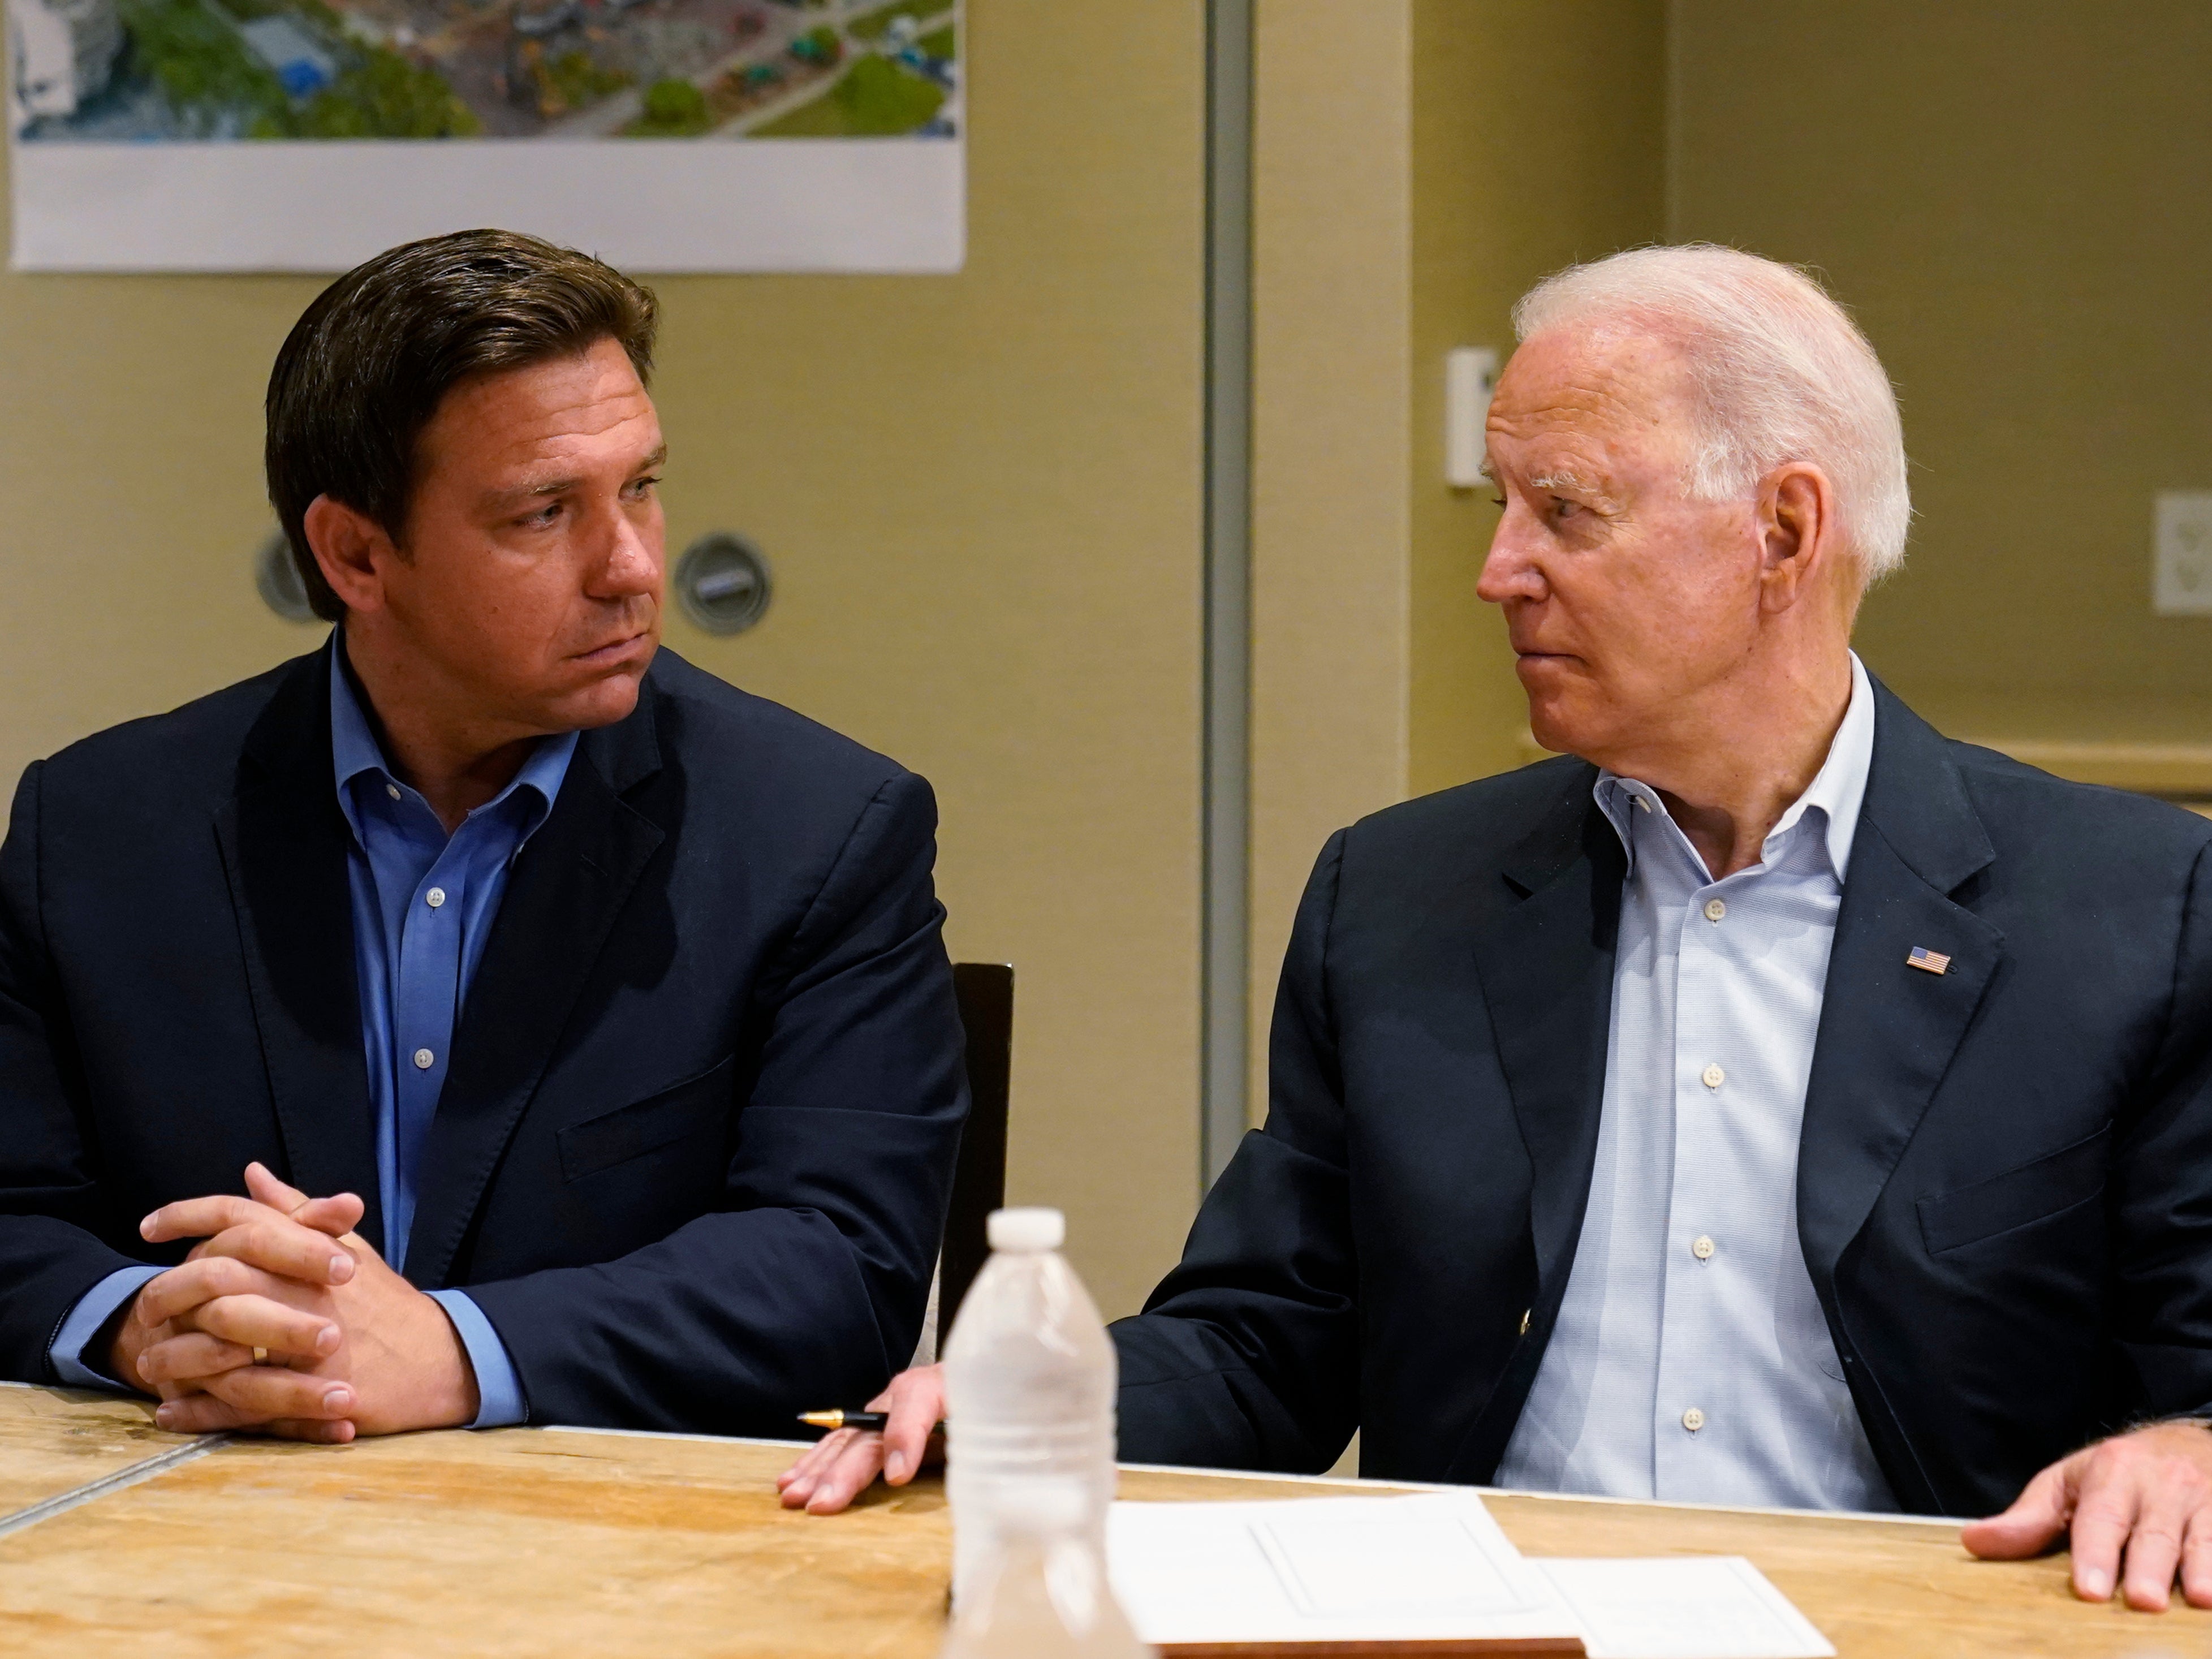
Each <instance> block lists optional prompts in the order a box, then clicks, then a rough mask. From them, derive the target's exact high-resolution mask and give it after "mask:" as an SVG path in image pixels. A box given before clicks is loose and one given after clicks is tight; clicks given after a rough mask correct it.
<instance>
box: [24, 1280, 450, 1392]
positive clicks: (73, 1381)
mask: <svg viewBox="0 0 2212 1659" xmlns="http://www.w3.org/2000/svg"><path fill="white" fill-rule="evenodd" d="M167 1271H168V1269H167V1268H166V1267H118V1268H117V1269H116V1270H115V1271H114V1272H113V1273H110V1274H108V1276H107V1277H106V1278H105V1279H101V1280H100V1283H99V1284H97V1285H94V1286H93V1287H92V1288H91V1289H90V1290H88V1291H86V1292H85V1293H84V1294H83V1295H82V1296H81V1297H78V1298H77V1301H76V1306H75V1307H74V1308H71V1309H70V1310H69V1317H68V1318H66V1319H64V1320H63V1321H62V1324H61V1328H60V1329H59V1330H58V1331H56V1332H55V1333H54V1340H52V1342H51V1343H50V1344H48V1345H47V1347H46V1363H47V1364H50V1365H52V1367H53V1368H54V1376H56V1377H57V1378H58V1379H59V1380H60V1381H61V1382H62V1383H64V1385H66V1386H68V1387H70V1388H77V1389H126V1390H128V1391H130V1392H131V1393H134V1394H135V1393H137V1389H134V1388H132V1387H131V1384H129V1383H121V1382H118V1381H117V1380H116V1379H115V1378H114V1377H112V1376H109V1375H108V1374H107V1373H106V1371H104V1370H100V1365H103V1364H106V1361H107V1356H106V1354H96V1355H94V1357H93V1358H91V1359H87V1358H85V1355H84V1348H85V1344H87V1343H88V1342H89V1341H91V1340H92V1339H93V1338H94V1337H95V1336H98V1335H99V1334H100V1327H101V1326H103V1325H105V1324H106V1323H107V1322H108V1321H109V1320H110V1319H112V1318H113V1317H114V1316H115V1310H117V1309H118V1308H119V1307H121V1306H122V1305H123V1304H125V1303H126V1302H128V1301H129V1300H130V1299H131V1297H134V1296H136V1295H137V1294H138V1287H139V1286H140V1285H143V1284H144V1283H145V1282H146V1281H147V1280H148V1279H156V1278H159V1277H160V1276H161V1274H162V1273H167ZM478 1317H482V1316H481V1315H479V1316H478Z"/></svg>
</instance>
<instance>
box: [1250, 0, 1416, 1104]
mask: <svg viewBox="0 0 2212 1659" xmlns="http://www.w3.org/2000/svg"><path fill="white" fill-rule="evenodd" d="M1256 10H1257V14H1258V16H1257V28H1256V30H1255V41H1254V56H1253V104H1254V111H1253V179H1252V217H1253V228H1252V244H1253V245H1252V264H1253V283H1252V288H1253V294H1252V303H1253V317H1252V359H1253V391H1252V880H1251V894H1252V929H1251V937H1252V952H1251V963H1252V993H1253V1019H1252V1027H1251V1029H1252V1038H1253V1042H1252V1047H1253V1067H1252V1078H1253V1089H1252V1095H1251V1107H1252V1112H1253V1115H1254V1117H1255V1120H1256V1119H1257V1118H1259V1117H1261V1116H1263V1115H1265V1105H1266V1099H1267V1093H1266V1083H1267V1079H1266V1066H1265V1059H1266V1048H1267V1023H1268V1017H1269V1014H1270V1012H1271V1010H1272V1009H1273V1001H1274V987H1275V979H1276V975H1277V974H1278V972H1279V970H1280V969H1281V966H1282V959H1283V947H1284V945H1285V942H1286V941H1287V940H1288V939H1289V938H1290V929H1291V915H1292V913H1293V912H1294V911H1295V910H1296V909H1297V900H1298V892H1299V890H1300V889H1301V888H1303V887H1304V884H1305V879H1306V876H1307V873H1308V872H1309V871H1310V870H1311V868H1312V866H1313V861H1314V856H1315V854H1317V853H1319V852H1320V851H1321V848H1322V842H1325V841H1326V840H1327V839H1328V836H1329V833H1330V831H1332V830H1334V829H1336V828H1337V827H1338V826H1339V825H1340V824H1344V823H1350V822H1351V821H1352V819H1353V818H1356V817H1359V816H1360V815H1361V814H1362V813H1364V812H1371V811H1374V810H1375V809H1376V807H1377V806H1380V805H1386V804H1387V803H1389V802H1390V801H1394V800H1396V799H1399V798H1400V797H1401V796H1402V795H1403V794H1404V793H1405V790H1406V762H1407V712H1408V711H1407V698H1406V690H1407V677H1408V674H1409V671H1410V659H1411V649H1410V641H1409V638H1408V635H1407V619H1408V616H1409V605H1410V600H1411V592H1410V570H1409V568H1408V564H1407V542H1408V537H1409V534H1410V526H1409V525H1408V523H1407V475H1408V469H1409V467H1410V465H1411V462H1412V444H1413V434H1412V425H1411V422H1412V395H1413V392H1412V386H1413V382H1412V374H1413V364H1412V362H1411V358H1410V356H1409V345H1410V333H1409V331H1410V328H1411V305H1412V284H1411V270H1410V265H1411V258H1412V206H1413V204H1412V189H1411V183H1412V181H1411V168H1410V157H1411V146H1412V137H1413V127H1412V110H1411V99H1410V94H1411V78H1410V77H1411V70H1412V63H1413V58H1412V36H1413V7H1412V5H1411V3H1410V0H1364V3H1363V4H1362V6H1361V8H1360V26H1359V27H1358V28H1356V29H1347V28H1345V27H1343V26H1342V24H1343V12H1342V9H1341V7H1340V6H1339V5H1338V4H1336V3H1334V0H1261V3H1260V4H1259V5H1258V7H1257V8H1256Z"/></svg>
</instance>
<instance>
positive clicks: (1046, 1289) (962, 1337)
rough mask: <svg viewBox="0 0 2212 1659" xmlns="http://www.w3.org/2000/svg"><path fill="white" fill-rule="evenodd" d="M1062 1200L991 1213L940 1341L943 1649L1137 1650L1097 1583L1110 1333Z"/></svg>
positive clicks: (1091, 1656)
mask: <svg viewBox="0 0 2212 1659" xmlns="http://www.w3.org/2000/svg"><path fill="white" fill-rule="evenodd" d="M1066 1232H1067V1223H1066V1220H1065V1219H1064V1218H1062V1216H1061V1215H1060V1212H1059V1211H1058V1210H1000V1211H999V1212H996V1213H995V1214H994V1215H993V1216H992V1217H991V1219H990V1240H991V1251H992V1255H991V1259H990V1260H989V1261H987V1262H985V1263H984V1264H983V1270H982V1272H981V1273H977V1274H976V1275H975V1284H974V1285H972V1286H971V1287H970V1288H969V1291H968V1296H967V1298H966V1300H964V1301H963V1302H962V1303H961V1304H960V1314H959V1316H958V1318H957V1319H956V1320H955V1321H954V1322H953V1326H952V1335H951V1340H949V1341H948V1342H947V1343H946V1344H945V1455H946V1468H945V1491H946V1493H947V1495H948V1496H949V1497H950V1498H951V1502H952V1628H951V1632H949V1633H948V1634H947V1636H946V1638H945V1647H944V1650H943V1653H942V1655H941V1656H940V1659H1059V1656H1062V1655H1068V1656H1080V1659H1140V1656H1144V1655H1149V1654H1151V1653H1152V1651H1153V1650H1152V1649H1151V1648H1149V1647H1147V1646H1146V1645H1145V1644H1143V1643H1142V1642H1140V1641H1139V1640H1138V1639H1137V1636H1136V1632H1134V1631H1133V1630H1131V1629H1130V1627H1129V1621H1128V1620H1127V1618H1125V1617H1124V1616H1123V1615H1122V1613H1121V1607H1119V1606H1118V1605H1116V1604H1115V1600H1114V1593H1113V1591H1112V1589H1110V1588H1109V1586H1108V1583H1107V1580H1106V1508H1107V1505H1108V1504H1111V1503H1112V1502H1113V1501H1114V1389H1115V1376H1116V1367H1115V1360H1114V1345H1113V1344H1112V1343H1111V1342H1109V1341H1108V1340H1106V1330H1105V1327H1104V1326H1103V1324H1102V1323H1101V1322H1100V1321H1099V1318H1098V1310H1097V1305H1096V1304H1093V1303H1092V1302H1091V1297H1090V1295H1089V1293H1088V1292H1087V1291H1085V1290H1084V1288H1083V1281H1082V1280H1081V1279H1078V1278H1077V1277H1076V1276H1075V1270H1074V1269H1073V1268H1072V1267H1069V1266H1068V1265H1067V1263H1066V1261H1064V1260H1063V1259H1062V1258H1061V1257H1060V1255H1059V1249H1060V1242H1061V1240H1062V1239H1063V1238H1064V1237H1066Z"/></svg>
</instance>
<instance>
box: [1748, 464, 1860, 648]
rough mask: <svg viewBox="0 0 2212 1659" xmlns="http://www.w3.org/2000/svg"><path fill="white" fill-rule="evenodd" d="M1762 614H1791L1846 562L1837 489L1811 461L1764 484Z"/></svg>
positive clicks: (1758, 527)
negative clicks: (1844, 559) (1792, 608)
mask: <svg viewBox="0 0 2212 1659" xmlns="http://www.w3.org/2000/svg"><path fill="white" fill-rule="evenodd" d="M1753 527H1754V529H1755V531H1756V532H1757V535H1758V538H1759V608H1760V609H1761V610H1763V611H1769V612H1771V613H1779V612H1781V611H1787V610H1789V609H1790V606H1792V605H1796V603H1797V602H1798V601H1799V600H1800V599H1803V598H1804V597H1805V596H1806V595H1807V594H1808V593H1809V592H1813V591H1814V588H1815V587H1816V586H1818V585H1820V583H1822V582H1825V581H1826V580H1827V578H1828V576H1829V575H1830V574H1831V569H1830V568H1831V567H1832V566H1833V565H1835V564H1836V563H1837V562H1838V561H1839V559H1840V558H1841V556H1842V550H1841V546H1840V532H1839V525H1838V519H1837V515H1836V492H1835V487H1834V486H1833V485H1832V484H1831V483H1829V482H1828V475H1827V474H1826V473H1825V472H1823V471H1821V470H1820V468H1819V467H1817V466H1815V465H1813V464H1812V463H1811V462H1810V461H1790V462H1786V463H1784V465H1781V466H1778V467H1777V468H1775V469H1774V471H1771V472H1770V473H1768V474H1767V475H1766V477H1765V478H1764V479H1762V480H1761V481H1760V483H1759V507H1758V516H1757V522H1756V524H1755V525H1754V526H1753Z"/></svg>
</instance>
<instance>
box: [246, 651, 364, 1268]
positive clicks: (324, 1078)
mask: <svg viewBox="0 0 2212 1659" xmlns="http://www.w3.org/2000/svg"><path fill="white" fill-rule="evenodd" d="M215 834H216V842H217V843H218V845H219V847H220V848H221V850H222V863H223V870H224V873H225V874H226V876H227V877H228V880H229V884H230V896H231V903H232V907H233V908H234V912H235V914H236V915H237V919H238V936H239V944H240V949H241V951H243V953H244V956H245V961H246V985H247V987H248V990H249V993H250V994H251V996H252V1002H253V1017H254V1023H255V1025H256V1027H257V1028H258V1032H259V1036H260V1039H261V1055H262V1061H263V1064H264V1066H266V1067H267V1070H268V1074H269V1087H270V1094H271V1095H272V1096H273V1097H274V1099H275V1101H276V1123H277V1129H278V1133H280V1134H281V1135H282V1136H283V1142H284V1158H285V1162H286V1165H287V1167H286V1168H285V1169H284V1170H283V1171H282V1173H283V1175H284V1176H285V1177H286V1178H287V1179H289V1181H290V1182H292V1184H293V1185H295V1186H296V1187H299V1188H301V1189H302V1190H304V1191H306V1192H307V1193H309V1194H314V1195H317V1196H321V1195H323V1194H331V1193H339V1192H353V1193H358V1194H360V1195H361V1197H362V1201H363V1202H364V1203H365V1204H366V1205H367V1206H368V1214H367V1215H366V1216H365V1217H364V1218H363V1219H362V1228H361V1231H362V1234H363V1236H364V1237H370V1238H376V1237H381V1236H382V1231H383V1220H382V1205H381V1204H380V1201H379V1194H378V1191H377V1176H376V1126H375V1122H374V1117H373V1115H372V1113H371V1111H370V1108H369V1101H368V1069H367V1066H366V1063H365V1060H364V1059H363V1056H362V1046H361V999H360V994H359V992H358V990H357V989H356V985H355V981H354V943H353V907H352V899H351V896H350V890H349V886H348V880H347V873H346V826H345V818H344V815H343V813H341V812H340V811H339V810H338V805H337V793H336V786H335V783H334V782H333V773H332V768H331V742H330V647H328V646H327V645H326V646H325V647H324V648H323V649H322V650H321V651H319V652H317V653H315V654H314V655H313V656H311V657H306V658H302V659H301V660H300V662H299V663H298V664H296V665H295V667H294V671H292V673H291V674H289V676H288V677H287V678H285V680H284V681H283V684H281V685H280V686H279V687H278V689H277V691H276V695H275V696H273V697H271V698H270V702H269V707H268V708H267V709H266V710H265V711H264V713H263V714H262V716H261V718H260V719H259V720H257V721H256V722H255V724H254V726H253V729H252V732H249V733H248V734H247V737H246V764H245V766H244V767H243V768H242V769H241V778H240V788H239V793H238V794H237V795H236V797H235V798H234V799H233V800H232V801H231V802H230V804H229V805H227V806H225V807H224V808H223V809H222V811H220V812H218V813H217V814H216V823H215Z"/></svg>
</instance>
